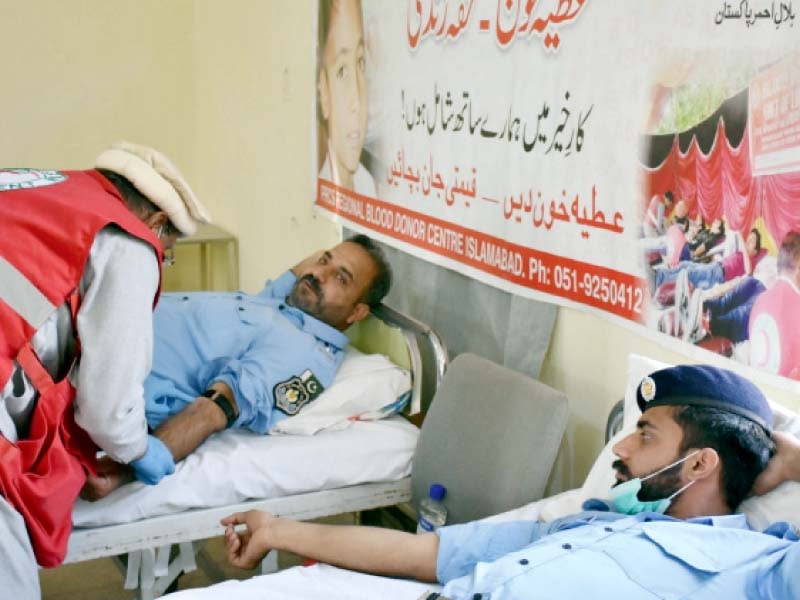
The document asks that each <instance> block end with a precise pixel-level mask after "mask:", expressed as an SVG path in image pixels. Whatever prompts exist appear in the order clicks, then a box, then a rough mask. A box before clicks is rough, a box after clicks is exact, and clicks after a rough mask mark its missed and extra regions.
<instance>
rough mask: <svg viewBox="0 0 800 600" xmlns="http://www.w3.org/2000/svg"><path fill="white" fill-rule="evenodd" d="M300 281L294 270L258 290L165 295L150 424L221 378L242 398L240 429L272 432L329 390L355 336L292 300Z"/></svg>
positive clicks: (148, 388)
mask: <svg viewBox="0 0 800 600" xmlns="http://www.w3.org/2000/svg"><path fill="white" fill-rule="evenodd" d="M295 281H296V278H295V276H294V274H292V272H291V271H287V272H286V273H284V274H283V275H281V276H280V277H279V278H278V279H276V280H274V281H272V282H268V283H267V285H266V286H265V287H264V289H263V290H262V291H261V292H259V293H258V294H256V295H251V294H244V293H242V292H238V293H217V292H192V293H175V294H162V296H161V300H160V301H159V303H158V307H157V308H156V310H155V313H154V314H153V330H154V342H153V370H152V371H151V373H150V375H149V376H148V378H147V380H146V381H145V384H144V392H145V404H146V415H147V423H148V425H149V426H150V427H151V428H155V427H157V426H158V425H159V424H160V423H161V422H162V421H163V420H164V419H165V418H167V417H168V416H170V415H172V414H175V413H177V412H179V411H181V410H183V408H185V407H186V406H187V405H188V404H191V403H192V402H194V400H195V399H196V398H197V396H199V395H200V394H201V393H203V391H205V390H206V389H208V387H209V386H210V385H211V384H212V383H214V382H216V381H220V382H224V383H226V384H228V385H229V386H230V388H231V389H232V390H233V393H234V396H235V398H236V403H237V405H238V408H239V417H238V418H237V420H236V423H235V424H234V426H236V427H246V428H247V429H251V430H252V431H255V432H256V433H266V432H267V430H268V429H269V428H270V427H271V426H272V425H274V424H275V423H277V422H278V421H281V420H283V419H285V418H286V417H288V416H290V415H291V414H294V412H296V410H299V408H301V407H302V405H304V404H306V403H308V402H310V401H313V399H314V398H316V397H317V396H318V395H319V393H320V392H321V391H322V389H324V388H326V387H328V386H329V385H330V384H331V382H332V381H333V376H334V374H335V373H336V370H337V369H338V368H339V366H340V365H341V363H342V359H343V358H344V351H343V350H344V347H345V346H346V345H347V342H348V339H347V336H345V335H344V334H343V333H342V332H340V331H339V330H337V329H335V328H333V327H331V326H330V325H327V324H325V323H323V322H322V321H319V320H318V319H315V318H314V317H311V316H309V315H307V314H306V313H304V312H303V311H301V310H299V309H296V308H294V307H292V306H288V305H287V304H286V296H287V295H288V294H289V292H290V291H291V289H292V286H293V285H294V283H295Z"/></svg>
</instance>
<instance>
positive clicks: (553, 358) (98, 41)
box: [0, 0, 800, 485]
mask: <svg viewBox="0 0 800 600" xmlns="http://www.w3.org/2000/svg"><path fill="white" fill-rule="evenodd" d="M0 15H1V16H2V21H3V34H2V36H0V53H1V54H2V56H3V57H4V61H3V85H2V93H0V118H2V123H3V126H2V135H1V136H0V164H2V165H4V166H38V167H53V168H86V167H89V166H90V165H91V160H92V159H93V158H94V156H95V155H96V154H97V153H98V152H99V151H100V150H101V149H102V148H103V147H104V146H105V145H106V144H108V143H109V142H111V141H113V140H115V139H118V138H127V139H130V140H132V141H139V142H142V143H147V144H151V145H153V146H155V147H157V148H159V149H161V150H162V151H164V152H165V153H166V154H168V155H169V156H170V157H171V158H173V159H174V160H175V162H176V163H177V164H179V165H180V166H181V168H182V169H183V171H184V172H185V174H186V176H187V178H188V179H189V181H190V182H191V183H192V185H193V187H194V188H195V190H196V191H197V193H198V195H199V196H200V197H201V198H202V200H203V201H204V202H205V203H206V205H207V206H208V207H209V209H210V210H211V212H212V214H213V215H214V216H215V218H216V221H217V223H219V224H220V225H222V226H223V227H225V228H227V229H229V230H230V231H232V232H233V233H235V234H236V235H237V236H238V237H239V241H240V257H241V283H242V287H243V288H244V289H246V290H248V291H255V290H257V289H259V288H260V287H261V285H262V284H263V280H264V278H265V277H267V276H270V275H274V274H276V273H277V272H279V271H280V270H282V269H284V268H285V267H286V266H288V265H290V264H292V263H293V262H294V261H297V260H299V259H300V258H302V257H303V256H304V255H306V254H307V253H308V252H310V251H311V250H313V249H315V248H317V247H320V246H326V245H329V244H331V243H333V242H335V241H336V239H338V235H339V232H338V228H337V227H335V226H334V225H332V224H331V223H330V222H328V221H327V220H325V219H321V218H315V217H313V216H312V214H311V195H312V192H313V189H312V184H311V180H310V178H309V173H310V172H311V156H312V155H311V132H310V128H311V117H312V112H311V100H312V97H313V96H312V95H313V93H314V77H313V54H312V52H313V38H312V33H311V31H310V29H309V24H310V22H311V15H312V5H311V2H294V1H292V2H290V1H279V0H236V1H235V2H221V1H218V0H170V1H165V0H116V1H114V2H104V1H102V0H70V1H69V2H61V1H59V0H51V1H44V0H34V1H28V2H13V3H12V2H10V1H8V0H5V1H4V2H3V7H2V9H1V12H0ZM184 255H185V256H184V257H183V258H184V261H185V262H186V261H188V262H190V263H191V261H192V260H193V259H192V257H191V254H190V253H188V254H187V253H184ZM631 351H636V352H639V353H643V354H647V355H650V356H653V357H655V358H660V359H662V360H667V361H672V362H677V361H682V360H685V357H682V356H681V355H679V354H675V353H673V352H669V351H667V350H665V349H664V348H662V347H661V346H659V345H658V344H655V343H653V342H651V341H649V340H646V339H644V338H642V337H640V336H638V335H636V334H633V333H630V332H629V331H628V330H626V329H623V328H621V327H619V326H617V325H615V324H613V323H610V322H608V321H606V320H604V319H601V318H598V317H595V316H592V315H587V314H584V313H581V312H578V311H575V310H572V309H561V310H560V312H559V316H558V320H557V323H556V328H555V332H554V337H553V340H552V344H551V347H550V350H549V353H548V355H547V357H546V360H545V364H544V368H543V372H542V379H543V380H544V381H545V382H546V383H549V384H550V385H553V386H554V387H556V388H559V389H562V390H564V391H565V392H566V393H567V395H568V396H569V398H570V402H571V409H572V418H571V422H570V432H571V435H573V439H574V440H575V442H576V456H575V459H576V469H575V471H574V473H573V475H572V484H573V485H574V484H577V483H579V482H580V480H581V479H582V478H583V476H584V475H585V473H586V470H587V468H588V466H589V464H590V463H591V460H592V458H593V457H594V455H595V453H596V452H597V450H598V449H599V448H600V446H601V445H602V429H603V425H604V422H605V417H606V414H607V411H608V408H609V407H610V406H611V405H612V404H613V403H614V402H615V401H616V400H617V399H618V398H620V397H621V396H622V394H623V386H624V382H625V356H626V355H627V353H628V352H631ZM767 390H768V391H770V392H772V390H770V389H769V388H767ZM772 395H773V397H775V398H776V399H779V400H780V401H782V402H783V403H784V404H786V405H787V406H790V407H792V408H798V406H799V402H800V401H799V400H798V395H797V394H796V393H795V394H793V395H792V394H789V393H786V392H783V393H780V392H772Z"/></svg>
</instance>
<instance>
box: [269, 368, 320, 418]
mask: <svg viewBox="0 0 800 600" xmlns="http://www.w3.org/2000/svg"><path fill="white" fill-rule="evenodd" d="M323 389H324V388H323V387H322V384H321V383H320V382H319V379H317V378H316V377H315V376H314V374H313V373H312V372H311V370H310V369H306V370H305V371H303V373H302V374H301V375H300V377H296V376H295V377H290V378H289V379H287V380H286V381H282V382H280V383H278V384H277V385H276V386H275V387H274V388H273V390H272V394H273V396H274V397H275V406H277V407H278V408H279V409H280V410H282V411H283V412H285V413H286V414H287V415H290V416H291V415H296V414H297V413H298V412H300V409H301V408H303V407H304V406H305V405H306V404H308V403H309V402H311V401H312V400H314V399H315V398H316V397H317V396H319V395H320V394H321V393H322V391H323Z"/></svg>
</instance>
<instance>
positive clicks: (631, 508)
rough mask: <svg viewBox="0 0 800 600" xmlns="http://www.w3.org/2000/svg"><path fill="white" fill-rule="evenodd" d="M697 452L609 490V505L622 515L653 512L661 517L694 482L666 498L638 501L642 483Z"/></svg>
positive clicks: (696, 451) (695, 452)
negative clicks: (673, 501) (676, 497)
mask: <svg viewBox="0 0 800 600" xmlns="http://www.w3.org/2000/svg"><path fill="white" fill-rule="evenodd" d="M698 452H699V450H695V451H694V452H692V453H691V454H689V455H687V456H684V457H683V458H681V459H680V460H676V461H675V462H674V463H672V464H669V465H667V466H666V467H662V468H661V469H659V470H658V471H656V472H655V473H650V475H648V476H647V477H633V478H632V479H629V480H628V481H626V482H624V483H621V484H619V485H617V486H615V487H613V488H611V503H612V504H613V505H614V510H615V511H616V512H618V513H622V514H623V515H638V514H639V513H643V512H653V513H658V514H660V515H663V514H664V513H665V512H666V511H667V509H668V508H669V506H670V504H672V500H673V498H675V496H677V495H678V494H680V493H681V492H683V491H684V490H685V489H686V488H688V487H689V486H690V485H692V484H693V483H694V480H692V481H690V482H689V483H687V484H686V485H685V486H683V487H682V488H681V489H679V490H678V491H677V492H675V493H674V494H672V495H670V496H669V497H668V498H662V499H661V500H647V501H644V500H639V490H641V489H642V482H643V481H647V480H648V479H650V478H651V477H655V476H656V475H658V474H659V473H663V472H664V471H666V470H668V469H671V468H672V467H675V466H677V465H679V464H681V463H682V462H684V461H685V460H687V459H689V458H691V457H692V456H694V455H695V454H697V453H698Z"/></svg>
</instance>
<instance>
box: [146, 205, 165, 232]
mask: <svg viewBox="0 0 800 600" xmlns="http://www.w3.org/2000/svg"><path fill="white" fill-rule="evenodd" d="M143 221H144V224H145V225H147V226H148V227H149V228H150V229H152V230H153V231H155V230H156V229H158V228H159V227H163V226H164V225H166V224H167V213H165V212H164V211H163V210H159V211H156V212H154V213H152V214H151V215H150V216H149V217H147V218H146V219H143Z"/></svg>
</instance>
